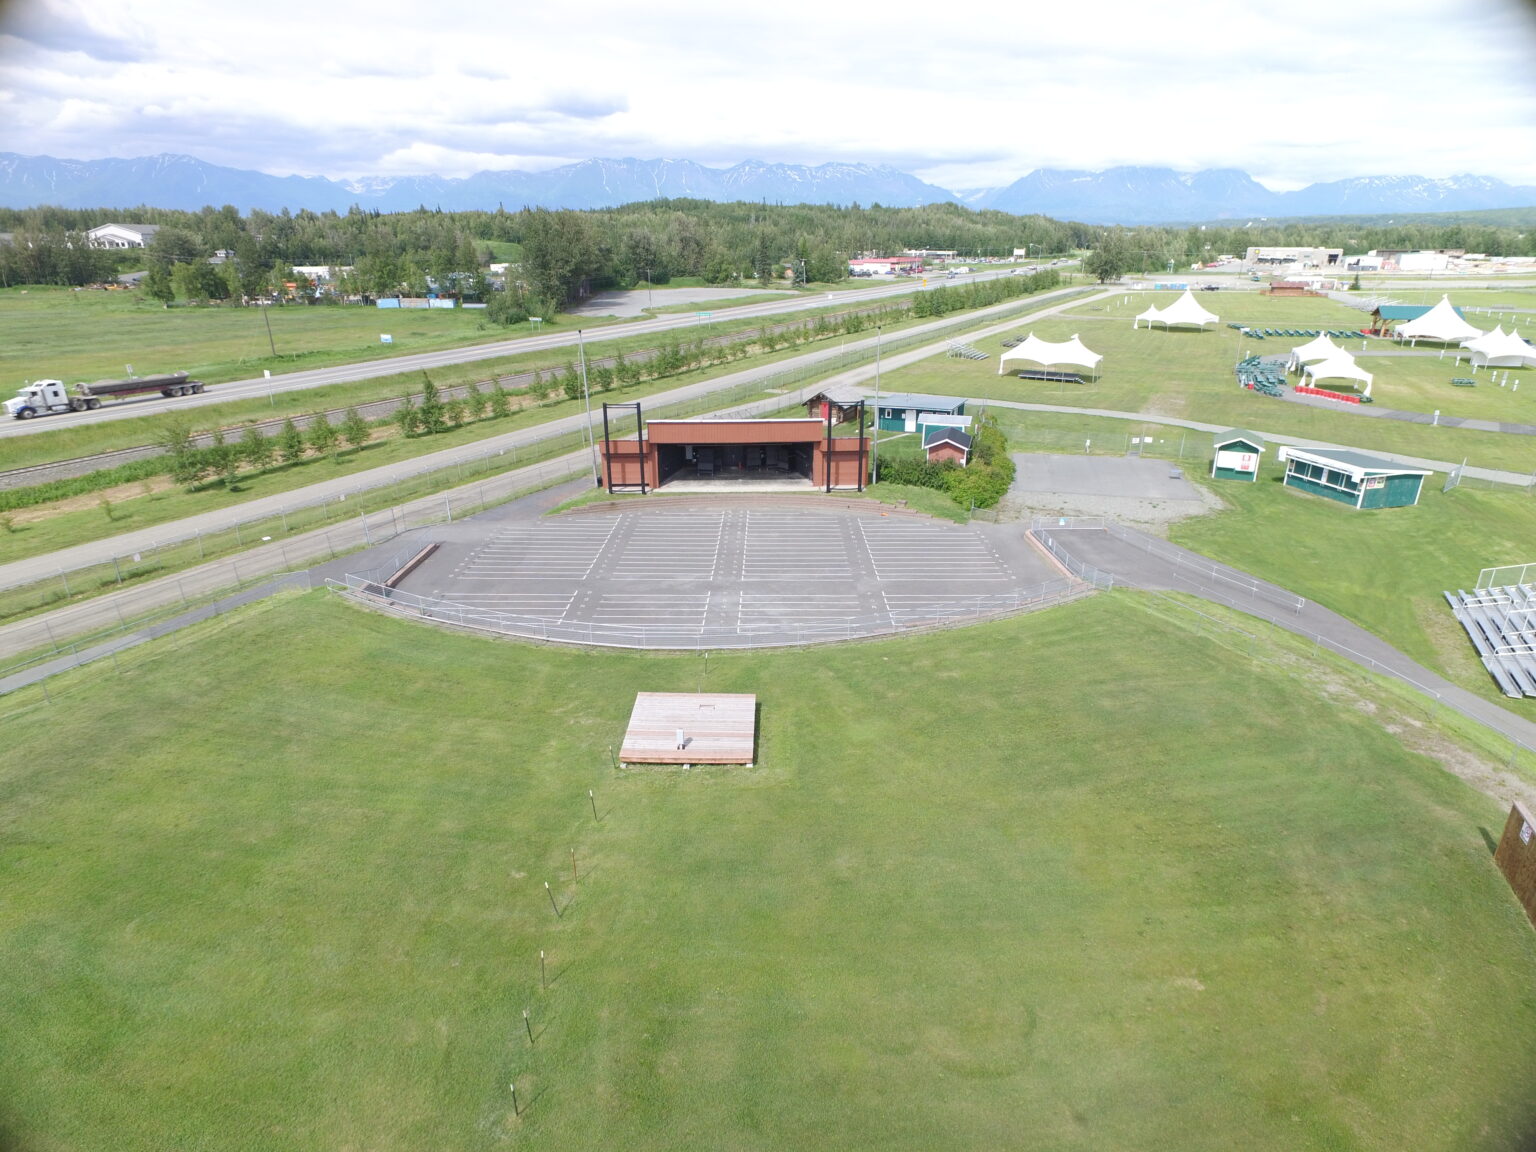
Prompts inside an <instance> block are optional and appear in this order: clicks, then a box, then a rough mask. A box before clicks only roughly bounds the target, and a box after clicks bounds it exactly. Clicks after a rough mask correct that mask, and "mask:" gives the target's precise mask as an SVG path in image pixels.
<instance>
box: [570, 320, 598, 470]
mask: <svg viewBox="0 0 1536 1152" xmlns="http://www.w3.org/2000/svg"><path fill="white" fill-rule="evenodd" d="M576 357H577V359H578V360H579V361H580V363H581V399H582V402H583V403H584V404H585V405H586V407H587V428H586V432H587V443H588V444H589V445H591V448H592V487H594V488H596V487H597V486H598V485H599V484H600V483H602V481H600V480H599V479H598V478H597V477H598V473H597V437H596V436H595V435H594V434H593V432H592V394H591V392H589V391H588V390H587V346H586V344H585V343H584V342H583V340H582V335H581V329H580V328H578V329H576Z"/></svg>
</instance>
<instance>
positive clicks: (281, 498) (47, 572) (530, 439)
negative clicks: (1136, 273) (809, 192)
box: [0, 288, 1094, 588]
mask: <svg viewBox="0 0 1536 1152" xmlns="http://www.w3.org/2000/svg"><path fill="white" fill-rule="evenodd" d="M1080 291H1081V289H1077V288H1066V289H1060V290H1058V291H1056V292H1051V293H1045V294H1043V295H1040V296H1035V297H1027V298H1024V299H1022V300H1010V301H1006V302H1004V303H1002V304H997V305H993V306H992V307H990V308H984V309H981V310H979V311H976V312H970V313H966V314H964V316H963V317H956V316H951V317H948V318H946V319H942V320H936V321H932V322H930V323H928V324H923V325H919V326H917V327H915V328H910V329H907V330H906V331H904V332H903V333H901V335H902V336H903V337H904V338H906V337H911V336H913V335H915V334H921V333H924V332H930V331H931V332H936V333H937V332H943V331H945V330H946V329H948V328H951V327H954V326H955V325H956V324H957V323H958V322H961V321H962V320H963V321H970V320H978V319H984V318H985V317H986V316H988V315H989V314H990V315H1004V314H1007V313H1009V312H1011V311H1014V310H1016V309H1018V308H1020V307H1021V306H1028V305H1029V304H1031V303H1040V302H1042V301H1054V302H1053V303H1051V304H1050V305H1049V306H1047V307H1045V308H1039V309H1036V310H1034V311H1032V312H1029V313H1026V314H1024V315H1010V316H1009V318H1008V319H1007V320H1005V321H1002V322H1000V323H998V324H996V325H994V326H992V327H990V328H986V329H983V330H982V332H983V333H992V332H1000V331H1006V330H1008V329H1010V328H1014V327H1017V326H1018V325H1019V324H1021V323H1026V322H1029V321H1032V320H1034V319H1036V318H1038V317H1041V316H1046V315H1049V314H1051V313H1052V312H1055V311H1057V310H1059V309H1060V308H1064V307H1068V306H1075V305H1076V304H1078V303H1080V302H1081V301H1083V300H1084V299H1094V297H1092V296H1089V297H1082V296H1079V295H1077V293H1079V292H1080ZM976 335H978V333H975V332H972V333H967V335H966V338H967V339H973V338H975V337H976ZM948 344H949V341H948V340H947V339H946V340H941V341H940V342H938V343H936V344H930V345H927V346H925V347H920V348H917V349H914V350H912V351H910V352H905V353H900V354H898V355H896V356H888V357H885V358H884V359H883V360H882V366H883V367H884V368H895V367H900V366H901V365H903V364H908V363H913V362H915V361H917V360H920V359H923V358H924V357H927V356H932V355H934V354H936V353H938V352H942V351H944V350H945V349H946V348H947V347H948ZM875 347H876V339H875V337H873V336H871V337H868V338H867V339H864V340H857V341H849V342H847V343H845V344H843V345H841V346H838V347H830V348H822V349H818V350H816V351H814V352H807V353H805V354H803V355H801V356H796V357H792V358H790V359H788V360H781V361H778V362H777V363H773V364H767V365H762V366H759V367H755V368H749V369H746V370H744V371H741V372H733V373H731V374H729V375H726V376H719V377H715V378H714V379H711V380H701V381H699V382H698V383H695V384H689V385H686V386H684V387H682V388H674V389H672V390H670V391H668V392H662V393H658V394H656V395H653V396H649V397H646V398H645V399H644V404H645V406H646V407H647V408H655V407H659V406H661V405H664V404H672V403H677V402H680V401H685V400H691V399H695V398H698V397H703V396H708V395H709V394H711V393H713V392H720V391H724V390H727V389H730V388H733V387H736V386H738V385H742V384H749V383H753V382H755V381H760V380H763V379H765V378H767V377H770V376H774V375H777V374H778V373H781V372H785V371H787V370H789V369H792V368H798V367H808V366H813V365H815V364H817V363H821V362H824V361H827V360H832V359H835V358H838V357H841V356H843V355H845V354H846V353H848V352H864V353H867V354H868V355H869V356H870V357H871V359H873V357H874V354H875ZM873 373H874V366H873V364H872V363H871V364H868V365H865V366H862V367H860V368H856V369H852V370H850V371H847V372H843V373H840V374H838V375H837V376H835V377H832V378H831V379H829V380H824V381H822V382H820V383H819V384H818V385H817V388H822V387H826V386H828V385H829V384H832V383H857V382H859V381H861V380H863V379H866V378H868V377H869V376H871V375H873ZM791 402H793V398H792V397H785V403H786V404H787V403H791ZM586 422H587V417H586V415H585V414H584V413H583V414H576V415H572V416H566V417H562V418H561V419H558V420H551V421H549V422H547V423H544V424H539V425H535V426H533V427H530V428H522V429H519V430H517V431H515V432H506V433H503V434H502V435H500V436H492V437H488V438H487V439H484V440H477V441H475V442H473V443H470V444H464V445H461V446H459V447H457V448H449V449H445V450H444V451H441V452H434V453H429V454H428V455H425V456H417V457H414V458H412V459H410V460H401V461H399V462H397V463H395V464H388V465H385V466H383V467H381V468H373V469H370V470H368V471H366V472H358V473H354V474H353V475H351V476H345V477H338V478H337V479H334V480H326V481H322V482H320V483H318V484H312V485H309V486H308V487H306V488H302V489H298V490H296V491H292V492H284V493H278V494H277V495H274V496H266V497H262V498H261V499H259V500H251V501H247V502H246V503H244V504H239V505H235V506H233V507H230V508H226V509H221V510H218V511H212V512H205V513H201V514H199V515H197V516H189V517H186V518H185V519H182V520H177V521H174V522H172V523H169V524H161V525H157V526H155V527H152V528H143V529H139V530H137V531H134V532H124V533H121V534H119V535H116V536H108V537H106V538H104V539H101V540H96V541H92V542H91V543H88V544H80V545H76V546H75V547H73V548H65V549H61V550H60V551H57V552H50V553H46V554H44V555H41V556H34V557H30V558H28V559H25V560H16V561H13V562H11V563H9V564H4V565H0V588H12V587H17V586H20V585H25V584H31V583H33V582H35V581H38V580H45V579H48V578H50V577H53V576H55V575H56V574H57V573H58V572H59V571H60V570H63V571H70V570H73V569H76V568H83V567H88V566H90V565H93V564H102V563H110V562H111V560H112V558H113V557H115V556H127V555H131V554H133V553H134V552H143V551H147V550H150V549H152V548H155V547H156V546H158V545H161V544H165V543H170V542H173V541H177V540H188V539H192V538H194V537H196V536H197V535H198V534H199V533H209V532H217V531H220V530H226V529H229V528H232V527H233V526H234V525H235V524H237V523H244V522H246V521H250V520H255V519H260V518H262V517H267V516H276V515H278V514H280V513H282V512H285V511H290V510H293V509H295V508H298V507H304V506H310V505H314V504H320V503H325V502H327V501H332V500H336V499H338V498H340V497H341V496H343V495H351V494H353V493H356V492H360V491H365V490H367V489H370V488H378V487H382V486H384V485H387V484H392V483H395V482H397V481H399V480H403V479H406V478H408V477H410V476H414V475H417V474H419V473H422V472H425V471H433V470H437V469H441V468H447V467H451V466H452V465H454V464H457V463H460V462H464V461H468V460H474V459H479V458H481V457H483V456H486V455H488V454H492V453H498V452H508V453H512V452H513V450H514V449H519V448H526V447H528V446H529V445H532V444H534V443H536V442H538V441H540V440H545V439H548V438H549V437H551V436H557V435H560V434H562V433H567V432H575V431H579V430H580V429H582V428H583V427H584V426H585V425H586Z"/></svg>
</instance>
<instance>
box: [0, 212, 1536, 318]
mask: <svg viewBox="0 0 1536 1152" xmlns="http://www.w3.org/2000/svg"><path fill="white" fill-rule="evenodd" d="M113 219H116V220H125V221H129V222H133V223H144V224H158V225H159V226H160V231H159V233H158V235H157V236H156V237H155V241H154V243H153V245H152V249H151V251H150V252H149V253H138V252H133V251H129V252H127V253H116V252H113V253H107V252H100V251H98V250H95V249H90V248H88V247H86V246H85V245H84V243H83V240H82V238H83V234H84V232H85V230H86V229H88V228H91V227H94V226H95V225H97V224H101V223H103V222H104V221H106V220H113ZM1493 219H1498V220H1500V221H1501V222H1500V223H1486V224H1485V223H1476V222H1467V221H1464V220H1459V221H1445V220H1439V219H1436V218H1434V217H1418V218H1414V217H1410V218H1408V219H1407V220H1403V221H1396V222H1386V221H1382V222H1378V223H1369V222H1366V223H1362V222H1361V221H1359V220H1349V219H1337V220H1326V219H1324V220H1310V221H1299V222H1291V223H1285V224H1269V223H1263V222H1260V223H1253V222H1244V223H1242V224H1238V223H1235V222H1234V223H1232V224H1230V225H1228V224H1210V225H1201V226H1195V227H1188V228H1159V227H1143V228H1111V229H1105V228H1100V227H1092V226H1089V225H1085V224H1078V223H1072V222H1067V221H1060V220H1052V219H1050V218H1048V217H1044V216H1013V215H1010V214H1008V213H1005V212H997V211H984V212H975V211H972V210H970V209H968V208H965V207H963V206H961V205H958V204H930V205H925V206H923V207H918V208H888V207H883V206H881V205H873V206H870V207H862V206H860V205H853V206H851V207H846V208H843V207H835V206H830V205H815V204H797V205H766V204H749V203H731V204H717V203H714V202H712V201H706V200H653V201H647V202H644V203H637V204H627V205H624V206H623V207H621V208H611V209H601V210H594V211H567V210H560V211H551V210H548V209H543V208H533V209H529V208H524V209H521V210H519V211H507V210H506V209H505V208H504V207H502V208H497V209H496V210H495V211H493V212H452V213H449V212H442V211H433V210H428V209H426V208H420V209H417V210H416V211H414V212H398V213H389V214H384V213H380V212H378V211H365V210H363V209H361V208H356V207H354V208H353V209H352V210H351V211H349V212H346V213H335V212H321V213H316V212H309V211H301V212H297V213H289V212H287V211H283V212H280V213H271V212H261V211H252V212H249V213H246V214H245V215H242V214H241V213H239V212H238V211H236V210H235V209H234V208H232V207H230V206H228V205H226V206H224V207H222V208H212V207H209V208H204V209H203V210H202V211H201V212H181V211H171V210H166V209H155V208H145V207H139V208H129V209H110V210H89V211H87V210H75V209H61V208H26V209H0V231H10V232H14V233H15V236H14V240H13V242H12V243H11V244H9V245H0V283H4V284H17V283H57V284H82V283H91V282H93V281H95V280H100V279H102V278H104V274H105V273H107V272H108V271H110V270H112V269H114V268H116V267H119V266H139V267H143V266H145V265H144V264H143V263H142V262H143V261H144V260H145V259H146V257H147V258H148V260H149V261H150V265H151V266H153V265H154V264H163V265H164V266H165V267H166V268H167V269H168V270H171V269H173V268H174V267H175V266H176V265H195V264H198V263H201V262H204V261H206V259H207V257H208V256H210V255H212V254H213V253H215V252H219V251H224V252H229V253H232V254H233V262H234V264H235V266H236V267H235V269H234V270H233V271H231V272H229V273H226V274H225V280H226V282H227V283H229V284H230V291H231V294H236V293H234V287H233V285H234V283H235V282H238V283H239V286H240V291H239V293H238V294H239V295H246V296H252V295H258V294H260V292H262V291H263V290H270V289H271V288H272V287H274V286H275V284H276V285H280V284H281V282H282V280H286V279H291V278H292V273H291V269H292V267H293V266H294V265H324V266H329V267H336V268H343V267H350V268H352V269H353V271H352V272H351V273H350V274H349V276H348V279H347V280H346V281H345V283H344V290H348V291H355V292H360V293H368V294H373V295H383V294H390V293H394V292H396V291H406V292H408V293H412V294H415V293H424V292H425V290H426V287H427V285H428V283H429V281H430V282H432V283H436V284H438V285H439V286H441V285H444V284H445V283H450V282H451V283H452V284H453V285H454V286H455V288H456V289H458V290H460V291H462V292H464V293H465V294H466V295H471V296H473V295H476V294H483V293H484V290H485V288H486V285H485V282H484V270H485V266H486V265H487V264H488V263H490V262H491V259H492V254H493V251H495V250H496V249H497V246H499V250H500V251H501V253H502V254H503V255H504V256H507V257H509V258H510V259H512V260H513V261H514V262H517V261H518V260H519V259H520V261H521V273H520V275H519V276H518V277H516V278H515V279H516V281H517V284H515V285H514V286H513V287H514V293H513V295H514V300H513V301H512V302H511V303H510V304H509V305H507V306H506V307H505V309H504V313H503V318H505V317H506V316H507V315H511V316H517V317H519V318H520V316H525V315H527V314H528V310H529V309H530V308H533V309H544V310H549V309H550V308H551V306H552V305H558V304H563V303H564V302H566V301H568V300H571V299H574V298H577V297H579V296H581V295H584V294H585V293H587V292H589V291H595V290H599V289H603V288H612V287H629V286H632V285H634V284H636V283H639V282H641V281H649V282H651V283H656V284H665V283H667V282H668V281H669V280H671V279H673V278H675V277H680V276H689V277H699V278H702V279H703V280H705V281H706V282H708V283H712V284H729V283H735V282H747V281H757V282H758V283H765V282H770V281H775V280H778V279H780V277H781V274H782V273H783V272H784V271H786V270H788V271H790V272H792V273H793V277H794V279H795V280H797V281H820V282H826V281H836V280H841V279H842V278H843V276H844V274H845V271H846V260H847V258H848V257H849V256H853V255H857V254H860V253H882V254H894V253H898V252H901V251H903V250H905V249H908V248H931V249H941V250H955V251H957V252H959V253H960V254H961V256H962V258H967V259H969V258H975V257H979V256H1006V255H1010V254H1011V253H1012V252H1013V251H1014V250H1015V249H1018V248H1027V250H1028V251H1030V252H1032V253H1055V252H1069V251H1075V250H1081V249H1088V248H1093V249H1099V248H1103V247H1106V246H1113V247H1116V248H1118V249H1119V251H1120V255H1119V257H1118V259H1120V260H1121V261H1122V262H1123V263H1124V268H1125V270H1127V271H1129V270H1141V269H1142V268H1145V269H1146V270H1149V271H1150V270H1154V269H1158V268H1162V267H1165V266H1166V264H1167V262H1168V261H1170V260H1171V261H1173V262H1174V264H1175V266H1178V265H1185V266H1187V265H1188V264H1191V263H1194V262H1196V261H1203V260H1208V259H1211V258H1213V257H1214V256H1216V255H1218V254H1221V253H1224V252H1225V253H1240V252H1242V251H1243V250H1244V249H1245V248H1247V247H1248V246H1250V245H1320V246H1326V247H1341V248H1344V249H1346V250H1348V251H1366V250H1369V249H1371V248H1465V249H1467V250H1469V251H1480V252H1488V253H1490V254H1492V255H1536V228H1529V227H1525V226H1522V225H1520V224H1519V222H1518V221H1515V222H1509V221H1505V220H1504V218H1503V217H1499V216H1495V217H1493ZM136 262H137V263H136ZM172 274H173V275H174V272H173V273H172ZM183 275H184V276H186V275H190V274H188V273H184V274H183ZM199 275H202V274H201V273H199ZM274 282H275V284H274ZM181 287H185V288H188V289H192V288H194V287H196V288H205V289H206V288H210V287H212V285H211V282H210V283H208V284H191V283H186V284H182V285H177V284H175V283H174V282H173V288H181ZM202 295H203V296H207V295H208V293H207V292H204V293H203V294H202ZM214 298H217V297H214ZM486 298H487V299H491V298H492V297H486ZM519 309H521V312H520V313H519ZM532 314H533V315H541V314H543V312H541V311H534V312H533V313H532Z"/></svg>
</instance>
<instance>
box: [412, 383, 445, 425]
mask: <svg viewBox="0 0 1536 1152" xmlns="http://www.w3.org/2000/svg"><path fill="white" fill-rule="evenodd" d="M421 379H422V386H421V406H420V407H419V408H418V409H417V410H416V416H417V419H418V420H419V421H420V425H421V430H422V432H423V433H424V434H425V435H428V436H430V435H432V434H433V433H436V432H441V431H442V430H443V429H444V428H445V427H447V425H446V423H445V422H444V419H443V401H442V397H440V396H439V395H438V394H437V385H436V384H434V383H432V377H430V376H428V375H427V374H426V373H425V372H423V373H422V374H421Z"/></svg>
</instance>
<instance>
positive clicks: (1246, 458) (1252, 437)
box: [1211, 428, 1264, 483]
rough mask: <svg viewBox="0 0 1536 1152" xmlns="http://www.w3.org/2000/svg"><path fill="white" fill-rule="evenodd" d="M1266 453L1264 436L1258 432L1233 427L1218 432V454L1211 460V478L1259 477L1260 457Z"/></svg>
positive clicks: (1253, 478) (1240, 478)
mask: <svg viewBox="0 0 1536 1152" xmlns="http://www.w3.org/2000/svg"><path fill="white" fill-rule="evenodd" d="M1263 454H1264V437H1262V436H1260V435H1259V434H1258V433H1257V432H1245V431H1243V429H1241V428H1231V429H1228V430H1227V431H1226V432H1218V433H1216V456H1215V458H1214V459H1213V460H1212V461H1211V479H1213V480H1247V481H1249V482H1250V483H1252V482H1253V481H1255V480H1257V479H1258V478H1259V464H1260V460H1259V457H1260V456H1262V455H1263Z"/></svg>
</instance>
